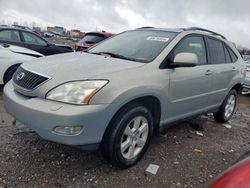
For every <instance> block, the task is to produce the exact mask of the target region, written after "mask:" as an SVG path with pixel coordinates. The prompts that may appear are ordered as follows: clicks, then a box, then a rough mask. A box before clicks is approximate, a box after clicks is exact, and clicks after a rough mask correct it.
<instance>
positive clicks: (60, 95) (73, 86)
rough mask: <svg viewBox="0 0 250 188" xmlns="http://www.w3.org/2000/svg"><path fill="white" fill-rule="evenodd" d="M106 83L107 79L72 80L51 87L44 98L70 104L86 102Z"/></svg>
mask: <svg viewBox="0 0 250 188" xmlns="http://www.w3.org/2000/svg"><path fill="white" fill-rule="evenodd" d="M107 83H108V81H107V80H90V81H74V82H69V83H65V84H62V85H60V86H58V87H56V88H54V89H52V90H51V91H50V92H48V94H47V95H46V99H50V100H54V101H60V102H65V103H70V104H88V103H89V101H90V99H91V98H92V97H93V96H94V95H95V94H96V93H97V91H99V90H100V89H101V88H102V87H104V86H105V85H106V84H107Z"/></svg>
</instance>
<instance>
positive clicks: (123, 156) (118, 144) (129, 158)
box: [101, 103, 153, 169]
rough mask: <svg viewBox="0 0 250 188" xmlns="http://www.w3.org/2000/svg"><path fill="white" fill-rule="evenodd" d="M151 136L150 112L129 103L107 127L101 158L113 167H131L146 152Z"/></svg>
mask: <svg viewBox="0 0 250 188" xmlns="http://www.w3.org/2000/svg"><path fill="white" fill-rule="evenodd" d="M152 135H153V118H152V114H151V112H150V111H149V110H148V109H147V108H146V107H145V106H143V105H141V104H137V103H130V104H128V105H126V106H125V107H123V108H122V109H121V110H119V112H118V113H117V114H116V115H115V117H114V118H113V120H112V121H111V123H110V125H109V126H108V128H107V130H106V132H105V135H104V137H103V140H102V144H101V151H102V154H103V157H104V158H105V159H106V160H107V161H108V162H110V163H111V164H112V165H114V166H117V167H120V168H123V169H124V168H128V167H131V166H133V165H135V164H136V163H137V162H138V161H139V160H140V159H141V158H142V156H143V155H144V153H145V152H146V150H147V148H148V145H149V142H150V139H151V137H152Z"/></svg>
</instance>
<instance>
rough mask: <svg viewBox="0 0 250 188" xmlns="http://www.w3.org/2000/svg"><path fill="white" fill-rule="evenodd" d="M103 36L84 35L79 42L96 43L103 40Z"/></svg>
mask: <svg viewBox="0 0 250 188" xmlns="http://www.w3.org/2000/svg"><path fill="white" fill-rule="evenodd" d="M104 39H105V38H104V37H103V36H101V35H86V36H85V37H83V38H82V39H81V40H80V42H82V43H98V42H101V41H102V40H104Z"/></svg>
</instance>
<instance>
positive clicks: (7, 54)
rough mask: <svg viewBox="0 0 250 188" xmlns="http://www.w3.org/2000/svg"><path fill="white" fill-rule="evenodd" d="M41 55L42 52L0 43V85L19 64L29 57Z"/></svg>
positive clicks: (6, 80)
mask: <svg viewBox="0 0 250 188" xmlns="http://www.w3.org/2000/svg"><path fill="white" fill-rule="evenodd" d="M37 57H43V55H42V54H40V53H38V52H36V51H33V50H30V49H27V48H23V47H19V46H13V45H8V44H1V45H0V85H2V84H6V83H7V82H8V81H9V80H10V79H11V78H12V75H13V74H14V72H15V71H16V69H17V68H18V67H19V65H20V64H22V63H24V62H26V61H29V60H31V59H34V58H37Z"/></svg>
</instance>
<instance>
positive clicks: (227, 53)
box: [224, 46, 232, 63]
mask: <svg viewBox="0 0 250 188" xmlns="http://www.w3.org/2000/svg"><path fill="white" fill-rule="evenodd" d="M224 51H225V56H226V62H227V63H231V62H232V59H231V56H230V54H229V52H228V49H227V48H226V47H225V46H224Z"/></svg>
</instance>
